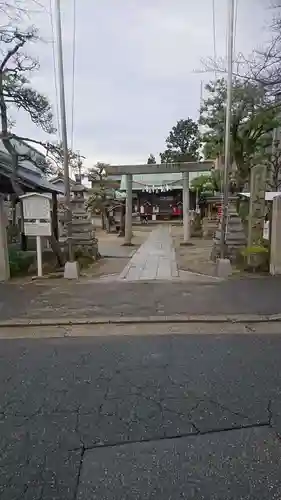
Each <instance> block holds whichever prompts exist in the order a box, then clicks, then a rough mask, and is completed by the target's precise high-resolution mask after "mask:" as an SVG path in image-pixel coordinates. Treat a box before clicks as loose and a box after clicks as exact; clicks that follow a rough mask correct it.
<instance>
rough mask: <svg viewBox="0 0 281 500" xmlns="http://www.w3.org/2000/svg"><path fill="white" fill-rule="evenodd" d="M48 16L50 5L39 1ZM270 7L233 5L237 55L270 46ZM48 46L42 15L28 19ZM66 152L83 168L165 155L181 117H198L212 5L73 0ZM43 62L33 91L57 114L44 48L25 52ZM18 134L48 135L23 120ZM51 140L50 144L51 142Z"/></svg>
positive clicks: (223, 15)
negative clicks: (81, 159)
mask: <svg viewBox="0 0 281 500" xmlns="http://www.w3.org/2000/svg"><path fill="white" fill-rule="evenodd" d="M40 1H41V3H42V4H44V5H45V6H46V8H47V9H48V10H49V0H40ZM61 4H62V11H63V12H62V20H63V34H64V36H63V38H64V56H65V84H66V99H67V114H68V125H69V127H68V128H69V131H70V128H71V127H70V121H71V120H70V118H71V85H72V76H71V75H72V26H73V19H72V12H73V11H72V4H73V0H61ZM215 4H216V25H217V29H216V43H217V52H218V55H221V56H225V53H226V24H227V12H226V4H227V0H215ZM268 4H269V0H246V1H245V0H238V17H237V30H236V42H235V43H236V51H237V52H239V51H243V52H244V53H249V52H250V51H251V50H252V48H254V47H255V46H257V45H259V44H261V43H262V40H265V39H266V38H268V36H269V35H268V32H266V29H265V25H266V19H267V18H268V17H269V12H268V9H267V6H268ZM32 22H34V24H37V25H38V26H39V27H40V29H41V34H42V37H43V38H44V39H45V40H46V41H48V40H49V41H50V40H51V38H52V30H51V23H50V16H49V15H48V13H46V12H44V11H41V13H36V14H33V15H32ZM76 22H77V44H76V56H77V60H76V73H75V74H76V82H75V88H76V92H75V124H74V149H76V150H80V151H81V154H83V155H85V156H86V157H87V165H88V166H91V165H92V164H94V163H95V162H97V161H102V162H108V163H142V162H146V160H147V157H148V155H149V154H150V153H153V154H155V155H156V156H157V155H158V154H159V152H160V151H163V150H164V148H165V138H166V137H167V135H168V133H169V131H170V129H171V128H172V126H173V125H175V124H176V122H177V120H179V119H181V118H187V117H189V116H190V117H192V118H193V119H194V120H196V119H197V118H198V109H199V102H200V81H201V80H202V79H203V80H204V81H205V82H207V81H208V80H209V79H211V78H212V77H213V75H211V74H198V73H196V70H198V69H200V68H202V65H201V59H202V58H206V57H208V56H212V55H213V28H212V0H77V20H76ZM31 50H32V52H33V53H35V54H36V55H37V56H38V57H39V59H40V63H41V68H40V70H39V72H38V73H37V74H36V75H34V76H33V78H32V81H33V85H34V86H36V88H37V89H38V90H40V91H42V92H44V93H45V94H47V95H48V96H49V98H50V100H51V101H52V103H53V104H54V110H55V109H56V106H55V104H56V93H55V85H54V74H53V59H52V44H51V43H43V42H42V43H38V44H36V46H33V47H32V48H31ZM17 132H18V133H20V134H25V135H28V136H33V137H36V138H40V139H45V138H46V136H45V135H44V134H43V132H41V131H40V130H38V129H37V128H36V127H35V126H33V125H32V124H30V121H29V120H28V118H27V117H24V116H23V115H20V116H18V118H17ZM54 139H55V138H54Z"/></svg>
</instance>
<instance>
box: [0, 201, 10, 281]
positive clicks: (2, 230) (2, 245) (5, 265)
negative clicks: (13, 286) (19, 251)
mask: <svg viewBox="0 0 281 500" xmlns="http://www.w3.org/2000/svg"><path fill="white" fill-rule="evenodd" d="M7 222H8V221H7V216H6V213H5V210H4V200H3V198H2V196H1V195H0V281H7V280H8V279H9V278H10V265H9V254H8V243H7Z"/></svg>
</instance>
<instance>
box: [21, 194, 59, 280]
mask: <svg viewBox="0 0 281 500" xmlns="http://www.w3.org/2000/svg"><path fill="white" fill-rule="evenodd" d="M20 198H21V200H22V204H23V216H24V232H25V234H26V236H36V253H37V276H38V277H42V276H43V263H42V237H43V236H51V234H52V226H51V219H52V213H51V198H50V197H49V196H47V195H44V194H39V193H30V194H24V195H23V196H21V197H20Z"/></svg>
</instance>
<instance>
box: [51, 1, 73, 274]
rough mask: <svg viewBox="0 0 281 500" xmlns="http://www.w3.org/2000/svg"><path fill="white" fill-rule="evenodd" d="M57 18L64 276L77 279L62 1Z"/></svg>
mask: <svg viewBox="0 0 281 500" xmlns="http://www.w3.org/2000/svg"><path fill="white" fill-rule="evenodd" d="M55 16H56V28H57V30H56V36H57V46H58V73H59V91H60V92H59V93H60V113H61V120H60V121H61V137H62V144H63V171H64V190H65V208H66V224H67V244H68V259H69V262H67V263H66V265H65V271H64V276H65V277H66V278H77V277H78V265H77V263H75V262H74V253H73V245H72V213H71V204H70V182H69V158H68V146H67V126H66V109H65V89H64V70H63V49H62V30H61V8H60V0H55ZM76 271H77V272H76Z"/></svg>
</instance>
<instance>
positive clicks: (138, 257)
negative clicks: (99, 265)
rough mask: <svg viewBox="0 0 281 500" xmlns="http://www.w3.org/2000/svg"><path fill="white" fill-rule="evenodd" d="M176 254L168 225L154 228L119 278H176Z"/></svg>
mask: <svg viewBox="0 0 281 500" xmlns="http://www.w3.org/2000/svg"><path fill="white" fill-rule="evenodd" d="M178 276H179V272H178V268H177V263H176V254H175V250H174V247H173V241H172V238H171V235H170V228H169V226H159V227H157V228H156V229H154V230H153V231H152V232H151V233H150V235H149V237H148V238H147V240H146V241H145V242H144V243H143V244H142V245H141V247H140V248H139V249H138V250H137V252H136V253H135V254H134V255H133V257H132V258H131V260H130V261H129V263H128V264H127V266H126V267H125V269H124V270H123V271H122V273H121V274H120V276H119V279H123V280H127V281H139V280H145V281H147V280H172V279H174V278H178Z"/></svg>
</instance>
